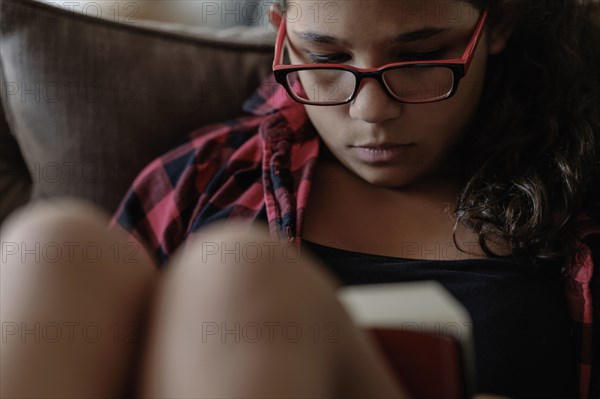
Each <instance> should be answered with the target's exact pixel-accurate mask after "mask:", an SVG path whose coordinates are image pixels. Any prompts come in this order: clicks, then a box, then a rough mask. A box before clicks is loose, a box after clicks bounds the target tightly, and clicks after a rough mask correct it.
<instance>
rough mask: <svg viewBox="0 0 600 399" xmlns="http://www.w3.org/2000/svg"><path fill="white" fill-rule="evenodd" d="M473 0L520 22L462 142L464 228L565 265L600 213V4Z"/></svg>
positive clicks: (459, 210)
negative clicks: (585, 226)
mask: <svg viewBox="0 0 600 399" xmlns="http://www.w3.org/2000/svg"><path fill="white" fill-rule="evenodd" d="M465 1H466V2H467V3H470V4H472V5H473V6H474V7H476V8H478V9H483V8H487V9H488V10H489V19H488V24H487V25H486V29H489V27H490V26H494V24H498V23H503V22H506V21H510V22H511V23H512V24H513V30H512V34H511V36H510V38H509V40H508V42H507V45H506V47H505V49H504V50H503V51H502V52H501V53H500V54H498V55H495V56H490V57H489V60H488V69H487V72H486V81H485V83H484V87H483V93H482V98H481V101H480V103H479V105H478V111H477V113H476V116H475V118H474V120H473V121H472V123H471V125H470V126H469V128H468V130H467V132H465V135H464V137H463V140H462V142H461V143H460V145H459V146H458V148H459V149H458V151H460V154H458V155H459V156H460V158H458V159H460V162H457V163H456V164H457V168H458V170H457V173H459V176H461V179H462V184H463V185H462V189H461V191H460V193H459V196H458V198H457V206H456V209H455V210H454V212H455V215H456V218H457V220H456V224H455V236H456V228H457V226H458V225H459V224H464V225H466V226H468V227H470V228H471V229H473V230H474V231H475V232H477V233H478V235H479V244H480V246H481V247H482V249H483V250H484V252H485V253H486V255H487V256H489V257H498V256H503V255H501V254H499V253H496V252H495V250H494V249H493V247H494V246H495V245H490V244H493V243H495V242H497V241H498V240H499V241H500V242H503V243H505V244H507V245H508V246H509V248H508V249H509V250H510V251H509V252H510V253H511V254H512V256H515V257H518V258H529V259H531V260H532V261H533V262H534V263H538V261H547V260H550V261H556V262H559V264H562V265H564V264H566V262H569V261H570V260H572V259H573V258H572V257H573V256H574V254H575V248H573V247H572V245H571V243H572V242H573V241H572V240H571V238H572V233H573V232H574V230H575V225H576V221H577V216H578V215H580V214H582V213H585V214H587V215H588V216H590V217H591V218H592V219H595V220H600V218H599V216H600V215H599V213H600V206H599V205H600V204H599V202H600V201H599V196H598V194H599V193H598V187H600V181H599V180H600V179H599V173H598V172H599V170H600V168H599V166H600V165H599V163H598V158H597V154H599V152H598V141H599V140H598V138H597V136H598V134H599V132H600V112H599V108H600V74H599V72H598V70H600V27H599V26H598V21H600V15H598V14H600V5H599V4H597V3H596V4H595V5H594V4H593V3H594V2H593V1H587V0H465ZM281 2H282V6H283V8H284V9H285V7H286V4H285V0H281ZM455 155H456V154H455ZM455 241H456V239H455ZM457 245H458V244H457Z"/></svg>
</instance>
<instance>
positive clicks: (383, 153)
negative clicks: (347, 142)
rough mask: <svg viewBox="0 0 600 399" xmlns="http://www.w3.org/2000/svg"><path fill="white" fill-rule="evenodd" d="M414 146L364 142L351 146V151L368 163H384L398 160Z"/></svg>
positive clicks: (404, 156) (414, 145)
mask: <svg viewBox="0 0 600 399" xmlns="http://www.w3.org/2000/svg"><path fill="white" fill-rule="evenodd" d="M415 147H416V144H414V143H409V144H393V143H383V144H364V145H360V146H352V147H351V148H352V151H354V153H355V154H356V155H358V157H359V158H360V159H361V160H363V161H364V162H368V163H386V162H398V161H401V160H402V159H404V158H406V156H407V155H408V154H409V153H410V152H411V151H412V150H413V149H414V148H415Z"/></svg>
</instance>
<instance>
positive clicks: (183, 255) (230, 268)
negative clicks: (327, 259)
mask: <svg viewBox="0 0 600 399" xmlns="http://www.w3.org/2000/svg"><path fill="white" fill-rule="evenodd" d="M165 285H166V287H165V289H166V290H167V291H168V292H170V293H172V295H173V296H180V295H181V296H183V295H185V296H186V297H187V299H186V300H185V302H186V303H190V304H195V305H194V306H198V304H199V303H200V304H202V303H208V302H210V303H212V304H213V305H214V303H215V302H217V303H228V304H231V303H236V304H238V305H244V304H248V303H252V304H253V307H254V308H255V309H257V310H258V309H262V310H265V309H266V308H269V309H272V308H274V307H277V306H281V305H284V304H286V306H288V308H289V306H294V305H295V304H301V306H302V307H303V308H311V307H312V308H313V309H314V308H315V307H322V308H323V309H325V308H326V306H325V304H326V303H333V302H334V301H333V299H334V298H335V291H336V290H337V287H339V282H338V281H337V280H336V279H335V278H334V277H333V276H332V275H331V274H330V273H329V272H327V271H326V269H325V268H324V267H323V266H322V265H321V264H320V263H319V262H318V260H317V259H316V258H314V257H312V256H311V254H309V253H308V252H307V251H303V250H301V249H300V248H298V247H297V246H296V245H295V244H293V243H288V242H283V241H279V240H277V239H275V238H272V237H271V236H270V234H269V231H268V229H267V228H266V227H265V226H262V225H258V226H257V225H250V226H249V225H247V224H237V223H231V222H229V223H227V224H226V225H225V224H221V223H219V224H214V225H212V226H208V227H207V228H206V229H204V230H203V231H202V232H201V234H198V235H197V236H195V237H193V238H191V239H190V240H189V242H188V243H186V245H185V246H184V248H182V249H181V250H180V252H178V253H177V254H176V255H175V256H174V257H173V259H172V260H171V262H170V264H169V265H168V267H167V276H166V279H165ZM183 301H184V300H183V298H182V302H183ZM313 305H314V306H313Z"/></svg>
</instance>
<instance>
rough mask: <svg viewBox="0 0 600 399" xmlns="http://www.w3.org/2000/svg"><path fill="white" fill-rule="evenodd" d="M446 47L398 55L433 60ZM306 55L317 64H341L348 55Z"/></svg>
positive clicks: (405, 59)
mask: <svg viewBox="0 0 600 399" xmlns="http://www.w3.org/2000/svg"><path fill="white" fill-rule="evenodd" d="M445 50H446V49H438V50H434V51H428V52H426V53H403V54H400V55H399V56H398V59H399V60H400V61H424V60H435V59H437V58H438V57H439V56H440V55H442V54H443V53H444V52H445ZM306 55H307V56H308V58H310V60H311V61H312V62H314V63H317V64H329V63H331V64H342V63H343V62H344V61H345V60H346V59H347V58H348V56H346V55H344V54H332V55H321V54H315V53H311V52H309V51H307V52H306Z"/></svg>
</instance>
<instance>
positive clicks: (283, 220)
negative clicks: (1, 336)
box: [2, 0, 600, 398]
mask: <svg viewBox="0 0 600 399" xmlns="http://www.w3.org/2000/svg"><path fill="white" fill-rule="evenodd" d="M589 14H590V12H589V10H588V8H587V7H586V5H585V4H583V2H581V1H576V0H556V1H552V2H548V1H542V0H539V1H537V0H536V1H529V2H525V1H520V0H487V1H486V0H469V1H450V0H423V1H409V0H397V1H386V0H369V1H363V0H344V1H341V0H340V1H331V2H312V1H309V0H299V1H297V2H293V3H292V2H289V3H283V4H281V6H280V5H273V6H272V8H271V9H270V20H271V21H272V24H273V26H274V27H275V29H277V32H278V37H277V43H276V49H275V57H274V62H273V69H274V74H273V76H271V77H270V78H269V79H267V80H266V81H265V82H264V84H263V85H262V86H261V87H260V88H259V89H258V90H257V92H256V93H255V95H254V96H253V97H251V98H250V99H249V100H248V101H247V102H246V104H245V106H244V110H245V111H246V112H247V113H249V114H250V115H247V116H244V117H242V118H240V119H238V120H235V121H228V122H227V123H223V124H218V125H212V126H208V127H205V128H201V129H199V130H197V131H196V132H193V133H192V134H191V135H190V137H189V140H188V141H187V142H186V143H183V144H181V145H180V146H178V147H177V148H175V149H173V150H171V151H170V152H168V153H167V154H166V155H164V156H162V157H161V158H159V159H157V160H156V161H154V162H152V163H151V164H150V165H148V167H147V168H146V169H145V170H144V171H143V172H142V173H141V175H140V176H139V178H138V179H136V182H135V183H134V185H133V186H132V188H131V190H130V191H129V193H128V194H127V196H126V197H125V199H124V200H123V202H122V204H121V206H120V208H119V210H118V212H117V214H116V215H115V217H114V218H113V221H112V224H111V226H112V227H114V228H113V229H111V230H110V231H105V230H104V229H103V228H102V222H101V218H100V217H99V216H98V215H97V214H95V213H93V212H92V211H90V210H89V209H87V208H82V206H81V205H77V206H69V212H67V211H65V210H64V208H65V205H60V204H59V206H58V208H61V207H63V211H62V212H61V211H60V210H58V211H57V210H56V209H52V208H51V207H49V206H46V207H38V209H37V210H36V212H37V215H36V216H37V218H38V220H39V219H42V220H43V221H44V226H45V228H43V229H34V227H33V226H34V225H33V222H32V219H31V218H33V216H29V217H25V216H23V215H17V216H15V217H13V220H12V221H11V223H9V224H8V227H6V232H3V235H4V234H6V236H7V237H10V239H11V242H32V243H33V242H35V241H38V242H40V241H41V242H45V241H48V240H49V236H48V233H49V232H52V233H53V234H55V231H54V230H53V229H54V228H55V227H56V225H57V224H64V223H65V221H66V222H67V223H68V224H70V226H66V227H65V226H62V227H61V229H60V232H61V234H63V236H62V237H66V238H70V239H73V238H74V237H76V238H78V239H79V240H84V239H87V240H94V241H95V242H99V243H103V244H104V245H107V246H108V245H109V243H110V242H113V243H119V247H123V249H126V248H128V249H131V248H132V247H131V246H128V244H127V242H128V241H129V242H130V243H136V244H137V246H136V247H135V248H137V250H136V251H134V252H132V253H130V255H131V256H129V257H127V256H125V255H123V256H119V257H115V258H114V259H112V258H111V259H109V258H108V254H107V256H106V257H105V258H102V260H101V262H100V263H102V264H103V265H104V266H103V267H96V268H93V269H89V268H84V267H79V268H77V270H78V271H77V273H79V274H77V275H78V276H81V278H82V279H85V280H86V282H85V284H80V282H79V281H78V285H77V287H73V285H68V284H66V283H65V278H66V276H67V275H69V276H70V275H71V274H72V273H73V272H72V271H71V269H69V268H67V267H66V266H64V265H63V266H62V267H56V265H54V266H55V267H54V269H58V271H54V272H52V274H50V273H48V272H39V271H36V272H30V271H28V270H29V269H28V268H24V267H22V266H21V268H19V269H17V267H16V264H17V263H18V262H17V261H16V260H13V262H12V263H11V261H10V259H9V262H8V263H7V264H6V265H3V269H2V271H3V275H2V281H3V283H2V284H3V287H2V288H3V293H2V295H3V296H2V299H3V309H2V310H3V316H2V317H3V320H17V319H18V320H26V321H29V322H32V321H35V320H39V319H40V318H41V317H42V315H44V317H45V318H46V319H47V320H57V319H60V320H71V321H73V320H76V321H77V322H81V323H82V320H88V321H90V320H91V321H93V322H95V323H97V324H98V325H99V326H105V325H108V324H107V323H109V321H110V320H116V321H117V324H116V325H111V326H112V330H111V331H115V330H117V332H119V333H121V335H119V334H117V336H118V337H121V336H122V333H123V328H124V326H131V325H130V324H127V323H128V322H131V323H143V324H141V325H146V324H147V325H148V328H147V329H146V328H143V329H139V330H142V331H148V332H149V336H148V337H146V338H145V340H144V342H145V345H144V346H143V352H142V354H141V355H142V357H141V359H142V363H138V365H141V367H137V369H139V370H140V379H139V381H140V384H139V389H140V391H139V392H140V394H141V395H142V396H152V397H356V398H361V397H405V395H407V393H406V390H405V389H404V388H403V386H402V384H401V383H400V382H398V381H395V380H394V378H392V376H391V374H390V371H389V369H388V368H387V367H386V364H385V362H384V360H383V358H382V355H381V354H380V353H378V351H377V350H376V349H375V347H374V345H373V343H372V342H371V341H370V340H369V339H368V338H367V337H366V336H365V335H364V334H363V333H362V332H361V331H359V330H358V329H357V328H356V327H355V326H353V325H352V323H351V322H350V320H349V318H348V316H347V315H346V313H345V312H344V311H343V309H342V307H341V306H340V304H339V302H337V300H336V298H335V290H336V288H337V287H339V286H340V285H343V284H364V283H385V282H393V281H409V280H422V279H435V280H438V281H440V282H441V283H442V284H444V285H445V286H446V288H448V290H449V291H450V292H451V293H452V294H454V295H455V296H456V297H457V298H458V299H459V300H460V301H461V302H462V303H463V304H464V305H465V307H467V309H468V310H469V312H470V314H471V317H472V319H473V328H474V343H475V352H476V363H477V384H478V387H477V388H478V392H479V393H489V394H495V395H505V396H510V397H558V398H564V397H576V396H579V397H582V398H587V397H590V396H591V397H594V396H598V395H599V394H600V393H599V392H600V391H599V390H598V387H595V386H593V384H592V382H593V381H598V375H597V374H595V373H597V370H596V369H593V368H592V365H591V355H590V354H591V346H589V345H590V341H589V338H590V337H591V335H592V334H597V332H596V330H597V329H596V330H595V331H593V332H591V314H592V309H591V305H590V304H591V299H592V297H593V296H594V294H595V293H596V292H597V290H595V291H594V290H593V284H594V283H595V281H596V280H594V281H592V280H591V271H592V267H593V263H592V261H593V258H592V253H591V251H590V247H589V246H588V245H586V243H584V242H583V241H582V240H583V239H584V238H586V239H587V240H588V241H586V242H587V243H588V244H590V243H591V242H592V241H590V240H592V239H591V238H589V237H593V236H592V235H590V233H592V232H595V231H596V230H598V231H600V230H599V229H597V228H596V227H595V224H594V223H593V220H597V216H598V215H597V214H596V209H597V208H596V207H595V206H594V205H595V204H596V202H597V198H598V197H597V193H596V191H595V187H596V186H597V178H598V160H597V157H596V151H597V143H598V140H597V134H598V129H599V128H600V126H599V115H598V104H599V103H598V90H597V88H598V87H600V86H599V84H598V83H599V82H598V72H597V70H596V68H597V67H596V65H597V61H598V55H597V52H596V49H597V48H598V47H597V45H598V41H599V35H598V30H597V26H596V25H594V24H593V23H592V22H591V19H590V18H589ZM55 208H56V206H55ZM215 221H221V223H217V224H214V225H211V226H209V227H206V226H207V225H209V224H212V223H213V222H215ZM37 223H39V222H37ZM265 223H266V224H267V226H268V229H267V228H265V226H264V225H263V224H265ZM119 226H120V227H119ZM67 227H70V228H71V229H72V230H68V229H67ZM121 228H123V229H124V230H126V231H128V232H129V235H128V237H125V236H124V235H123V234H124V233H123V232H122V231H121ZM46 230H47V231H46ZM67 231H77V235H75V233H72V232H71V233H66V232H67ZM54 239H55V240H56V238H54ZM184 243H185V245H182V244H184ZM290 244H292V245H290ZM110 245H114V244H110ZM144 248H145V249H146V250H147V251H146V250H144ZM294 249H301V250H303V251H302V252H295V251H294ZM121 253H122V254H124V252H121ZM83 261H85V259H81V258H77V257H75V259H73V260H71V262H70V263H69V264H78V262H83ZM131 261H134V262H133V263H132V264H129V263H130V262H131ZM153 264H156V265H157V266H163V265H164V270H166V274H165V275H164V276H162V277H161V278H160V279H158V277H157V274H156V273H155V272H154V270H153ZM132 265H133V267H132ZM123 269H125V270H123ZM67 272H68V273H67ZM26 273H33V275H34V277H36V278H37V279H38V280H36V281H41V279H42V278H41V277H40V276H37V275H35V273H40V274H41V273H48V275H46V274H44V276H43V279H44V281H43V284H42V283H40V285H39V287H40V288H39V289H37V287H38V286H36V292H35V295H33V297H35V298H38V299H40V300H41V298H43V297H44V296H43V295H48V292H51V291H47V290H50V288H48V287H54V288H53V289H56V290H57V292H60V293H61V295H63V297H64V298H69V299H71V298H72V299H73V300H72V301H71V300H67V299H63V300H58V299H57V300H56V301H48V303H44V306H43V307H44V309H45V312H42V311H40V310H39V307H34V306H32V305H31V306H30V305H27V303H28V302H26V301H24V300H23V297H22V295H24V294H23V293H22V291H20V290H12V291H10V292H8V293H5V292H4V288H5V287H4V284H5V282H6V281H19V279H21V280H22V279H24V278H26V277H27V278H29V279H32V278H33V277H31V276H25V274H26ZM61 273H62V274H61ZM92 276H93V278H92ZM99 276H100V277H99ZM69 278H71V279H72V277H69ZM156 282H158V283H159V284H160V286H159V287H158V289H155V287H154V285H155V284H156ZM6 284H9V283H6ZM15 286H16V285H15ZM57 287H58V288H57ZM109 287H110V288H109ZM28 288H29V289H30V290H31V287H28ZM154 291H157V292H158V294H157V295H156V296H154V295H151V292H154ZM109 292H114V297H111V296H110V295H108V293H109ZM28 295H29V296H28V298H31V297H32V296H31V295H32V294H31V293H30V292H29V293H28ZM102 295H104V296H105V297H102ZM150 296H152V298H153V301H151V302H150V303H147V299H148V298H149V297H150ZM99 298H103V299H100V300H99ZM75 299H77V300H75ZM5 304H6V306H5ZM36 306H37V305H36ZM5 307H6V311H7V312H8V314H9V315H12V317H13V319H10V318H8V319H6V318H5ZM145 309H150V311H151V313H150V314H151V315H152V318H151V319H150V321H149V322H148V323H145V322H143V315H144V314H145V312H146V310H145ZM49 315H50V316H49ZM48 317H50V318H48ZM95 320H98V321H95ZM286 322H293V323H297V325H299V326H301V327H302V328H301V331H305V332H306V331H310V330H311V328H312V329H314V328H316V329H317V331H321V330H320V329H323V328H324V326H334V332H335V334H334V335H335V340H334V342H331V341H327V340H325V339H316V340H315V339H314V335H312V334H311V335H310V336H308V334H303V335H302V336H301V337H300V338H299V340H298V341H296V342H293V343H292V342H290V341H289V340H285V339H281V335H278V334H277V330H276V328H277V326H280V325H283V324H285V323H286ZM573 322H575V324H573ZM133 325H137V324H133ZM249 325H250V326H254V327H256V326H257V325H258V326H262V327H264V326H270V327H272V329H271V330H269V331H270V332H273V334H269V338H270V339H268V340H266V339H259V340H258V343H257V342H256V341H252V342H248V340H247V339H243V338H244V336H243V337H242V338H240V334H241V333H240V331H244V330H243V327H244V326H249ZM240 326H242V327H240ZM315 326H316V327H315ZM240 328H241V330H240ZM100 330H101V331H102V329H101V328H100ZM261 331H264V330H261ZM321 332H322V331H321ZM319 336H322V334H321V335H319ZM111 337H112V338H113V340H112V342H111V341H106V342H104V341H100V342H99V343H98V344H96V346H91V345H89V342H87V341H86V342H84V343H82V344H81V345H82V346H83V347H84V348H85V349H86V351H81V350H80V351H79V352H77V351H75V349H73V348H74V346H73V345H70V346H66V347H65V348H64V350H65V353H67V354H68V356H65V357H64V358H62V359H61V365H60V367H55V368H52V369H50V370H48V369H47V368H45V366H44V365H47V364H48V359H55V358H56V356H53V355H54V352H53V351H55V350H56V349H55V348H53V347H51V345H42V346H40V347H38V348H37V349H36V350H33V349H31V348H30V346H26V349H24V350H16V349H14V346H8V345H7V346H6V347H7V348H8V349H9V350H4V349H3V354H2V356H3V358H6V361H7V362H10V363H8V364H10V365H11V366H10V367H6V366H5V367H3V370H2V373H3V375H2V380H3V385H2V390H3V394H4V393H5V389H6V392H8V393H11V394H14V392H26V393H28V394H30V393H31V392H32V389H34V388H33V386H35V389H38V390H39V391H38V392H44V393H50V394H56V395H58V393H60V396H65V392H68V393H70V394H73V395H76V396H85V395H88V396H91V395H93V396H110V395H113V396H114V395H115V393H117V392H120V391H119V389H121V388H122V386H123V383H124V381H125V378H126V377H127V373H126V372H125V370H127V369H128V367H130V368H132V365H133V364H134V359H136V358H137V357H136V352H135V351H134V349H135V348H131V347H127V350H126V351H119V350H118V349H116V348H119V345H123V342H121V341H119V340H117V341H116V342H115V340H114V336H111ZM278 337H279V339H278ZM263 338H264V337H263ZM85 344H87V345H85ZM117 344H118V345H117ZM23 359H32V361H34V364H36V368H35V369H34V370H28V371H27V372H25V370H26V369H25V366H24V364H25V363H22V362H23ZM4 362H5V360H4V359H3V364H7V363H4ZM20 362H21V363H20ZM13 364H14V367H13ZM116 364H118V365H119V367H117V368H115V367H113V365H116ZM83 365H85V369H84V371H85V372H82V367H83ZM109 366H110V367H113V368H112V369H111V370H112V371H111V372H109V373H104V374H102V373H101V371H104V369H103V368H101V367H109ZM7 369H8V370H7ZM48 372H50V373H51V377H52V378H49V377H47V373H48ZM75 373H78V375H83V377H81V378H76V379H73V378H71V376H72V375H74V374H75ZM8 374H11V379H10V380H7V379H6V378H5V377H6V376H8ZM44 375H46V377H45V378H43V376H44ZM99 376H102V379H100V378H99ZM74 380H76V381H74ZM4 381H16V382H12V383H5V382H4ZM57 381H58V382H57ZM33 383H35V385H32V384H33ZM479 396H481V395H479Z"/></svg>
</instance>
